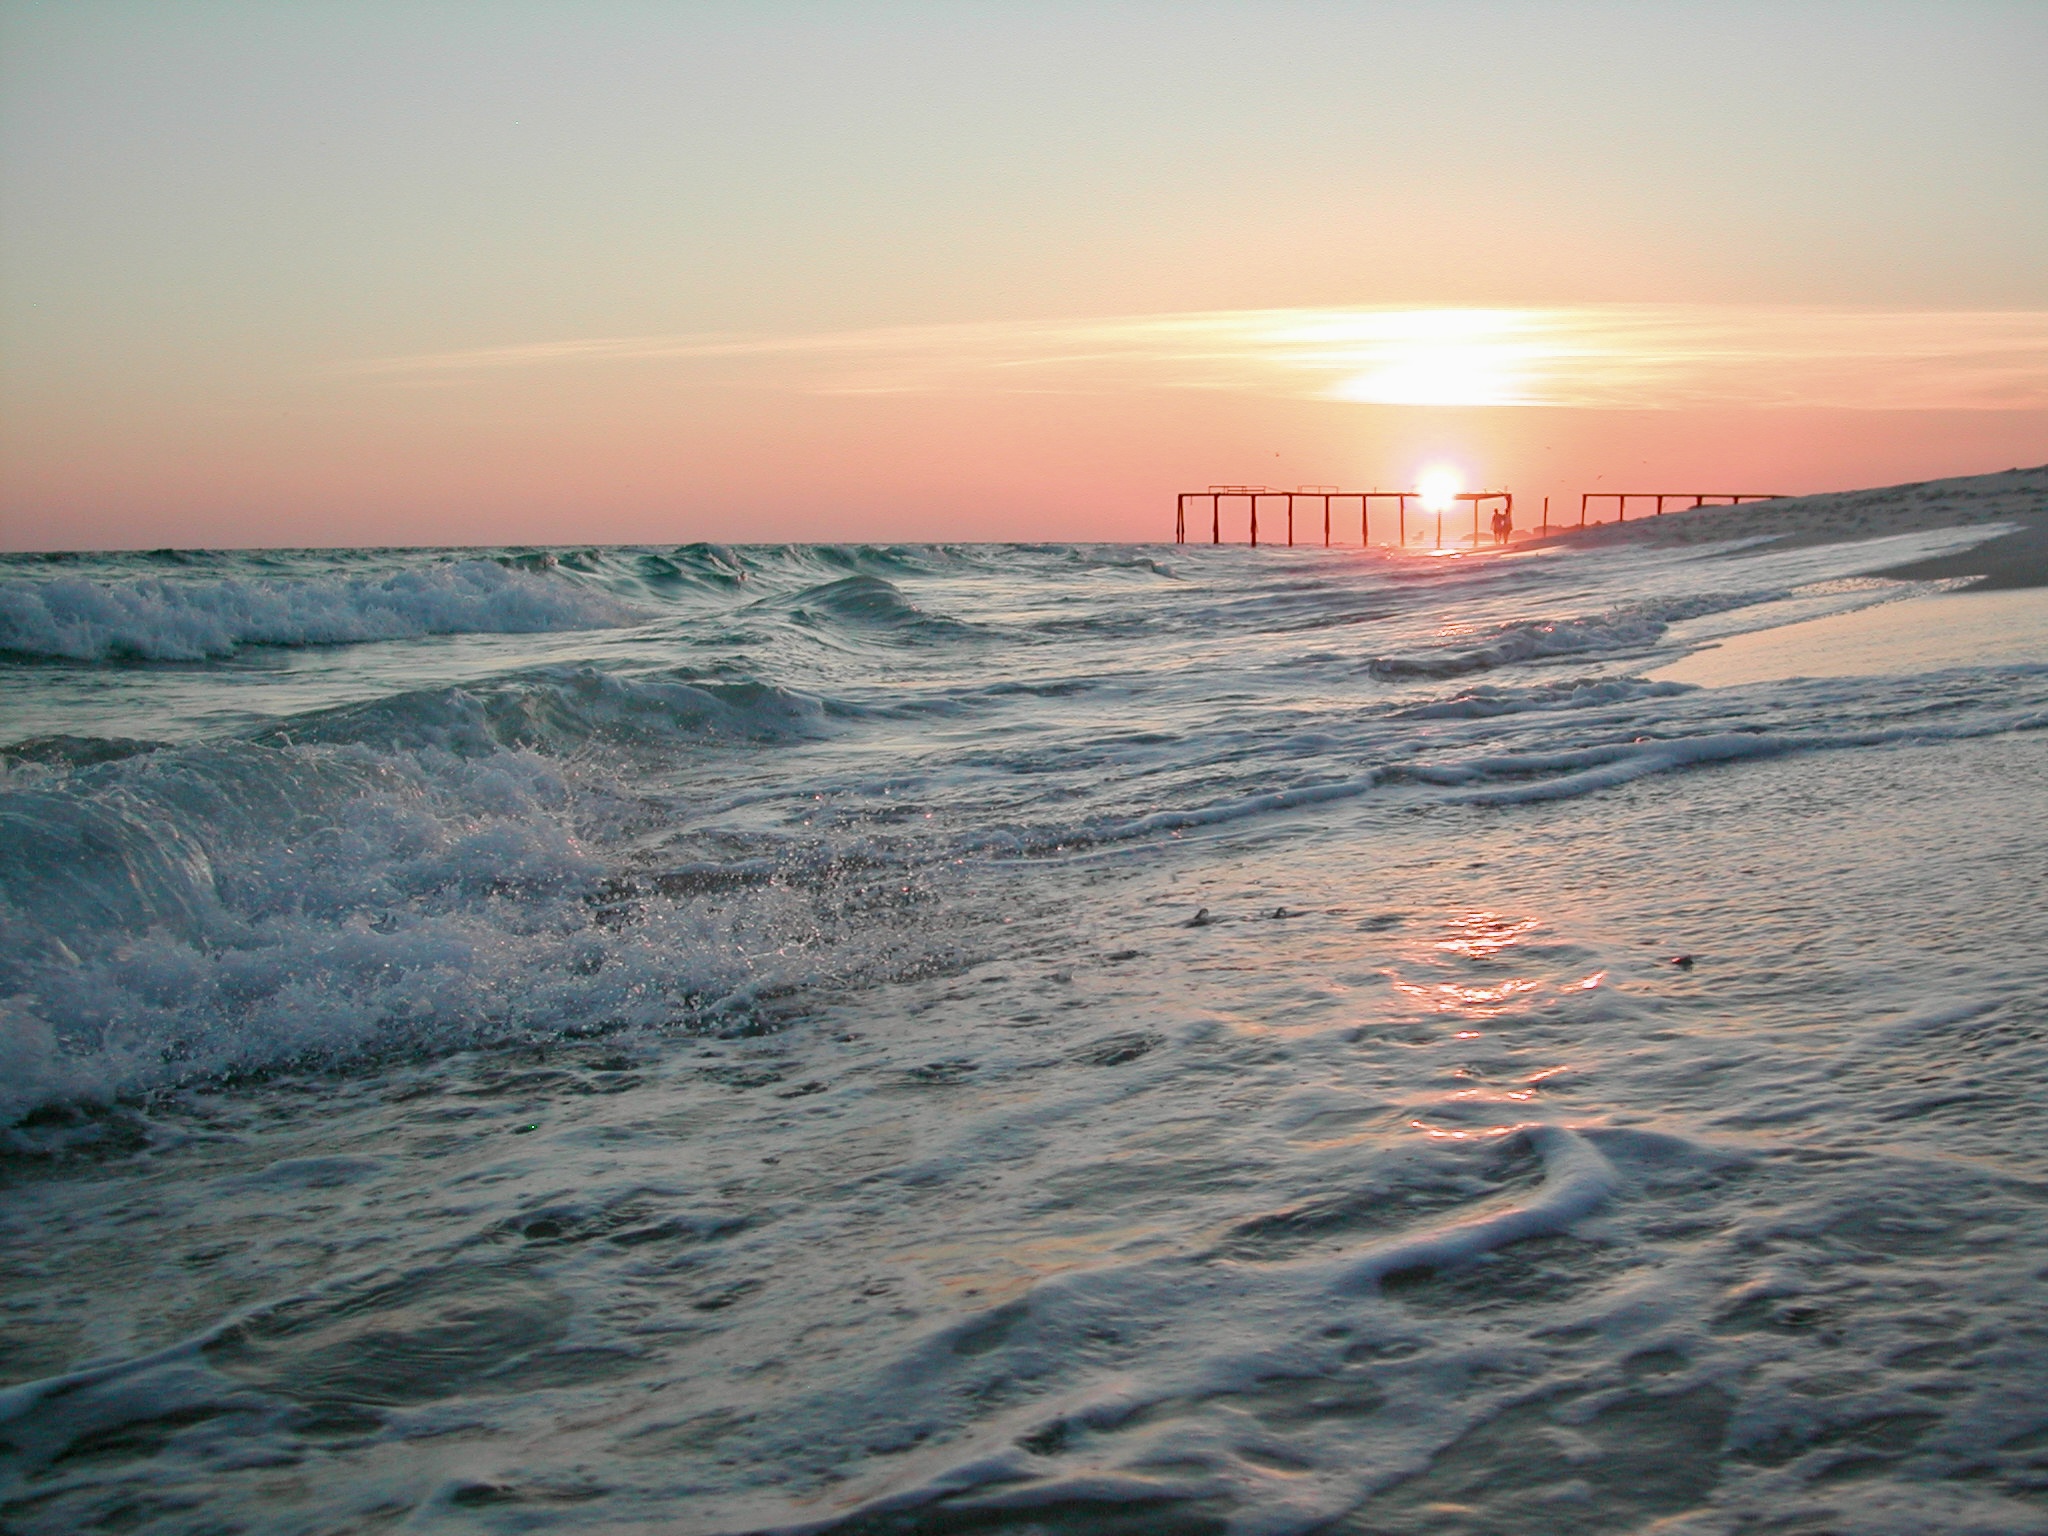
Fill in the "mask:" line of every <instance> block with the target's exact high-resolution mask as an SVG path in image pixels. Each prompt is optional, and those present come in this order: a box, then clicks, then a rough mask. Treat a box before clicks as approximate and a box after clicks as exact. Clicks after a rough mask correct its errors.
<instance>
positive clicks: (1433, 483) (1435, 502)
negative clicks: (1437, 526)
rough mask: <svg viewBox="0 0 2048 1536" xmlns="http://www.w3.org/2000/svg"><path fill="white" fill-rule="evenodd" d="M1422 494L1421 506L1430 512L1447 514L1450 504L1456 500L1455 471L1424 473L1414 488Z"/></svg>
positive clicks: (1456, 476) (1456, 482) (1456, 481)
mask: <svg viewBox="0 0 2048 1536" xmlns="http://www.w3.org/2000/svg"><path fill="white" fill-rule="evenodd" d="M1416 488H1417V489H1418V490H1419V491H1421V492H1422V504H1423V506H1424V507H1426V508H1428V509H1429V510H1430V511H1432V512H1448V511H1449V510H1450V508H1451V503H1452V502H1454V501H1456V500H1457V499H1458V489H1459V482H1458V475H1457V472H1456V471H1455V470H1449V469H1432V470H1428V471H1426V472H1425V473H1424V474H1423V476H1422V480H1421V483H1420V484H1419V485H1418V486H1417V487H1416Z"/></svg>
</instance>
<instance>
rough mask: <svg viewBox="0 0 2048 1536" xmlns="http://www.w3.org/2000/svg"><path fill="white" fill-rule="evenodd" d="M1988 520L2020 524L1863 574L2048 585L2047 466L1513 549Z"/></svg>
mask: <svg viewBox="0 0 2048 1536" xmlns="http://www.w3.org/2000/svg"><path fill="white" fill-rule="evenodd" d="M1983 523H2011V524H2016V525H2017V526H2016V527H2015V528H2013V529H2012V530H2011V531H2010V532H2007V533H2003V534H2000V535H1997V536H1995V537H1993V538H1990V539H1988V540H1986V541H1985V542H1984V543H1982V544H1979V545H1976V546H1974V547H1973V548H1970V549H1966V550H1961V551H1958V552H1957V553H1955V554H1950V555H1941V556H1937V557H1934V558H1932V559H1927V560H1916V561H1912V562H1909V563H1907V564H1904V565H1895V566H1887V567H1881V568H1876V569H1873V570H1871V571H1869V572H1867V573H1865V574H1868V575H1873V576H1889V577H1895V578H1898V579H1900V580H1907V581H1932V580H1955V579H1961V578H1974V579H1973V580H1972V581H1971V585H1970V586H1969V587H1968V588H1967V589H1965V590H1968V591H1973V592H1980V591H2012V590H2016V589H2019V588H2026V587H2040V586H2048V465H2040V466H2037V467H2035V468H2032V469H2010V470H2004V471H2001V472H1999V473H1997V474H1989V475H1966V476H1960V477H1957V478H1954V479H1948V480H1927V481H1922V482H1919V483H1916V484H1910V485H1893V486H1880V487H1876V488H1873V489H1870V490H1860V491H1830V492H1825V493H1823V494H1820V495H1816V496H1799V497H1788V498H1785V499H1783V500H1780V501H1764V502H1747V503H1744V504H1743V505H1741V506H1734V507H1688V508H1686V509H1684V510H1683V511H1677V512H1667V513H1665V514H1664V515H1663V516H1662V517H1657V516H1654V515H1653V516H1650V517H1644V518H1638V519H1632V520H1631V521H1628V522H1618V521H1617V522H1609V523H1594V524H1591V525H1590V526H1588V527H1585V528H1568V529H1565V530H1563V531H1561V532H1557V533H1549V534H1544V535H1540V536H1534V537H1530V538H1528V539H1518V540H1517V541H1516V547H1517V548H1523V549H1528V548H1534V547H1537V546H1541V545H1567V546H1576V547H1582V548H1583V547H1588V546H1606V545H1610V544H1638V543H1639V544H1655V545H1660V546H1666V547H1669V546H1678V545H1688V544H1720V543H1728V542H1732V541H1734V540H1738V539H1761V540H1766V541H1768V543H1767V545H1766V546H1765V547H1769V548H1776V549H1797V548H1801V547H1803V546H1807V545H1814V544H1848V543H1858V542H1861V541H1863V540H1866V539H1879V538H1885V537H1887V536H1889V535H1892V534H1900V533H1919V532H1923V531H1925V530H1928V529H1934V528H1967V527H1973V526H1976V525H1978V524H1983ZM1753 547H1754V546H1753Z"/></svg>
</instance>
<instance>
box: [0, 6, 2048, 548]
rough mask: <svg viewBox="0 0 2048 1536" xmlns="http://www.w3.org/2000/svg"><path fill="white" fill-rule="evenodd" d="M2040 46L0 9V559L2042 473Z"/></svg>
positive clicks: (2045, 249) (1166, 17)
mask: <svg viewBox="0 0 2048 1536" xmlns="http://www.w3.org/2000/svg"><path fill="white" fill-rule="evenodd" d="M2044 62H2048V5H2043V4H2041V3H2039V0H2015V3H1972V0H1943V3H1939V4H1931V3H1930V4H1883V3H1860V4H1848V3H1841V4H1800V3H1796V0H1775V3H1770V4H1753V5H1751V4H1737V3H1726V0H1721V3H1711V4H1696V5H1677V4H1655V3H1643V0H1634V3H1626V4H1566V3H1557V4H1546V3H1524V4H1479V3H1473V4H1460V3H1432V4H1427V5H1424V4H1419V3H1410V4H1366V3H1359V4H1283V3H1270V4H1199V3H1173V4H1114V3H1106V4H1105V3H1094V4H1071V5H1070V4H1054V3H1044V4H1029V5H1026V4H993V3H989V4H965V3H963V4H888V3H879V0H877V3H867V4H775V3H770V0H759V3H751V4H688V3H676V0H671V3H656V0H579V3H574V4H569V3H522V0H465V3H433V0H403V3H401V0H345V3H341V0H337V3H296V0H260V3H197V0H146V3H121V0H42V3H36V0H0V547H6V548H12V549H61V548H100V547H126V546H140V547H154V546H161V545H184V546H197V545H215V546H224V545H251V544H260V545H329V544H382V543H405V544H420V543H489V544H497V543H508V542H545V543H572V542H585V541H632V542H657V543H677V542H684V541H689V540H696V539H715V540H721V541H741V540H765V539H1145V540H1152V539H1161V538H1170V537H1171V536H1172V521H1173V502H1174V493H1175V492H1177V491H1181V490H1188V489H1200V488H1201V487H1203V486H1205V485H1207V484H1210V483H1212V482H1232V483H1243V482H1256V483H1264V484H1269V485H1275V486H1283V487H1292V486H1294V485H1297V484H1303V483H1339V484H1342V485H1345V486H1346V487H1352V486H1357V487H1380V488H1388V489H1394V488H1408V487H1411V486H1413V485H1414V484H1415V483H1416V481H1417V478H1418V477H1419V476H1420V475H1421V474H1422V473H1423V472H1424V471H1425V470H1426V469H1427V468H1429V467H1431V466H1435V465H1449V466H1452V467H1454V468H1455V469H1456V471H1457V472H1458V473H1459V474H1460V475H1461V477H1462V478H1463V480H1464V483H1466V484H1468V485H1470V486H1472V487H1474V488H1478V487H1482V486H1484V487H1488V488H1491V487H1497V486H1505V487H1507V488H1510V489H1512V490H1513V491H1514V492H1515V495H1516V503H1517V510H1518V513H1519V512H1520V511H1521V509H1522V508H1524V507H1529V508H1532V509H1533V508H1534V507H1536V506H1537V505H1539V504H1540V501H1541V498H1542V497H1543V496H1546V495H1548V496H1550V497H1552V498H1553V499H1554V502H1555V503H1556V504H1557V505H1559V506H1563V505H1564V504H1566V503H1568V504H1569V506H1570V507H1571V508H1572V509H1573V513H1574V515H1575V512H1576V507H1577V504H1578V496H1579V493H1580V492H1582V491H1586V490H1602V489H1627V490H1646V491H1679V492H1693V491H1715V492H1725V491H1780V492H1803V491H1811V490H1824V489H1834V488H1841V487H1848V486H1856V485H1872V484H1882V483H1887V482H1892V481H1899V480H1907V479H1923V478H1929V477H1933V476H1940V475H1950V474H1964V473H1975V472H1981V471H1987V470H1996V469H2005V468H2009V467H2012V466H2014V465H2019V464H2038V463H2041V462H2042V461H2044V460H2048V90H2044V89H2043V88H2042V86H2041V74H2042V68H2043V65H2044ZM1522 520H1523V521H1529V520H1531V519H1530V518H1528V517H1526V516H1524V517H1523V518H1522Z"/></svg>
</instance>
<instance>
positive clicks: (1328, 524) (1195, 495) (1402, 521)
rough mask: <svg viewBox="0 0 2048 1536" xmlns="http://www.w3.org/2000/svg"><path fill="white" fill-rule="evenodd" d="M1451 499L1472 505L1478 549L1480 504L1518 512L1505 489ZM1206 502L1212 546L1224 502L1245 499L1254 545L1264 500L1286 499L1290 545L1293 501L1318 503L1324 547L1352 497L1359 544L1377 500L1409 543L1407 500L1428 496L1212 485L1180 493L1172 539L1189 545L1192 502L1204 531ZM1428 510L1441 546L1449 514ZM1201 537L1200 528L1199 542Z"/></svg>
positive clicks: (1399, 537)
mask: <svg viewBox="0 0 2048 1536" xmlns="http://www.w3.org/2000/svg"><path fill="white" fill-rule="evenodd" d="M1450 500H1451V501H1452V502H1453V503H1456V502H1460V501H1467V502H1470V503H1471V504H1472V546H1473V548H1475V549H1476V548H1478V547H1479V507H1480V503H1482V502H1492V503H1497V504H1498V506H1499V509H1500V510H1502V511H1505V512H1506V513H1508V515H1509V517H1510V518H1512V517H1513V515H1514V510H1515V498H1514V497H1513V496H1512V495H1511V494H1509V493H1508V492H1506V491H1459V492H1458V493H1457V494H1456V495H1454V496H1452V497H1451V498H1450ZM1205 501H1206V502H1207V503H1208V504H1209V505H1208V508H1207V510H1208V513H1209V542H1210V543H1211V544H1221V543H1222V542H1223V504H1224V503H1225V502H1226V501H1228V502H1237V501H1242V502H1244V503H1245V509H1246V514H1247V515H1246V521H1247V522H1248V523H1249V525H1250V530H1251V542H1252V544H1253V545H1254V546H1256V545H1257V544H1258V542H1259V505H1260V503H1262V502H1264V503H1268V504H1270V503H1273V502H1285V503H1286V504H1287V539H1286V542H1287V544H1288V546H1289V547H1290V548H1291V547H1293V544H1294V504H1295V503H1296V502H1297V501H1300V502H1307V503H1311V504H1316V505H1320V507H1321V510H1322V514H1323V544H1324V547H1325V548H1327V547H1329V546H1330V544H1331V543H1333V542H1334V529H1333V526H1332V523H1333V516H1334V506H1335V504H1340V503H1345V502H1354V501H1355V502H1357V503H1358V542H1359V543H1360V544H1361V545H1364V544H1370V543H1371V542H1372V505H1373V503H1374V502H1379V503H1380V504H1381V505H1382V507H1384V505H1385V504H1386V503H1387V502H1392V503H1393V504H1394V537H1393V539H1392V541H1391V542H1393V543H1394V544H1397V545H1406V544H1407V542H1408V503H1409V502H1411V501H1412V502H1415V503H1417V504H1418V505H1420V506H1425V507H1426V506H1427V505H1428V498H1427V497H1425V496H1424V495H1423V493H1422V492H1421V491H1345V490H1339V489H1338V488H1337V487H1336V486H1334V485H1298V486H1296V487H1295V488H1294V489H1293V490H1291V491H1284V490H1278V489H1276V488H1275V487H1273V486H1270V485H1212V486H1210V487H1209V488H1208V489H1207V490H1206V491H1182V492H1181V493H1180V497H1179V500H1178V501H1177V502H1176V503H1175V505H1174V512H1173V542H1174V543H1176V544H1185V543H1187V541H1188V508H1189V506H1190V504H1193V505H1194V507H1195V516H1196V525H1195V526H1196V528H1197V530H1199V529H1200V527H1201V523H1200V518H1201V513H1202V510H1203V509H1202V507H1201V503H1203V502H1205ZM1275 510H1277V509H1275ZM1345 510H1347V511H1348V510H1349V509H1348V508H1346V509H1345ZM1430 510H1431V511H1432V512H1435V513H1436V514H1437V515H1436V518H1435V524H1436V527H1435V532H1436V546H1437V548H1439V549H1441V548H1442V547H1443V533H1444V528H1443V525H1444V516H1445V515H1447V513H1448V509H1435V508H1432V509H1430ZM1311 515H1313V514H1311ZM1380 517H1381V526H1382V527H1385V518H1386V513H1385V512H1384V511H1382V512H1381V513H1380ZM1199 538H1200V535H1199V531H1198V533H1197V541H1198V542H1199ZM1233 542H1235V541H1233ZM1266 542H1267V543H1269V544H1272V543H1277V542H1279V541H1278V540H1275V539H1270V538H1269V539H1268V540H1267V541H1266ZM1347 542H1348V540H1347Z"/></svg>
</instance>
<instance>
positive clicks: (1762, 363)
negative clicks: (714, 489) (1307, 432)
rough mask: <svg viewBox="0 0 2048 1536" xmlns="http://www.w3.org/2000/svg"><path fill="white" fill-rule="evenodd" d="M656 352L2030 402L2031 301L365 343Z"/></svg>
mask: <svg viewBox="0 0 2048 1536" xmlns="http://www.w3.org/2000/svg"><path fill="white" fill-rule="evenodd" d="M618 366H636V367H649V366H660V367H663V368H664V369H666V370H670V371H672V372H674V373H676V374H678V375H679V378H678V382H688V383H697V384H702V385H707V386H708V385H727V386H732V385H751V386H754V387H768V388H777V389H795V390H802V391H808V392H815V393H836V394H844V393H913V392H937V391H953V390H1001V391H1013V392H1029V393H1060V394H1068V393H1101V394H1110V393H1120V392H1126V391H1130V390H1134V389H1210V390H1226V391H1237V392H1242V393H1247V394H1260V395H1289V396H1308V397H1320V398H1326V399H1339V400H1352V401H1357V402H1360V403H1363V404H1372V405H1435V406H1443V405H1464V406H1544V407H1564V408H1572V407H1576V408H1581V409H1609V410H1617V409H1618V410H1648V409H1677V408H1684V407H1701V406H1750V407H1769V406H1825V407H1835V408H1842V409H1867V410H2040V409H2048V312H2043V311H2035V310H2025V311H2012V310H1995V311H1877V310H1848V309H1812V308H1736V307H1723V306H1705V305H1594V306H1585V307H1578V308H1523V309H1509V308H1499V309H1457V308H1435V309H1429V308H1370V309H1262V310H1221V311H1209V312H1197V313H1188V314H1165V315H1132V316H1123V317H1117V318H1111V319H1100V320H1068V321H1045V322H1034V321H1018V322H1005V323H996V324H980V325H928V326H901V327H894V328H887V329H879V330H867V331H844V332H833V333H827V334H820V335H801V336H740V335H733V336H703V335H698V336H615V337H598V338H591V339H583V340H570V341H553V342H536V343H531V344H526V345H519V346H504V347H487V348H482V349H478V350H474V351H466V352H445V353H435V354H430V355H426V356H418V357H397V358H383V359H377V360H373V361H369V362H364V363H360V364H357V365H355V366H354V368H353V369H352V370H351V371H353V372H356V373H359V374H367V375H372V376H377V377H382V378H386V379H392V380H398V379H410V380H413V381H416V382H418V381H423V380H424V379H425V378H427V377H438V378H440V379H442V380H444V381H445V380H448V379H450V378H453V377H459V376H461V375H466V374H467V375H479V374H487V373H492V372H498V371H502V370H508V369H526V370H532V369H575V368H586V369H587V368H595V367H618Z"/></svg>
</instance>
